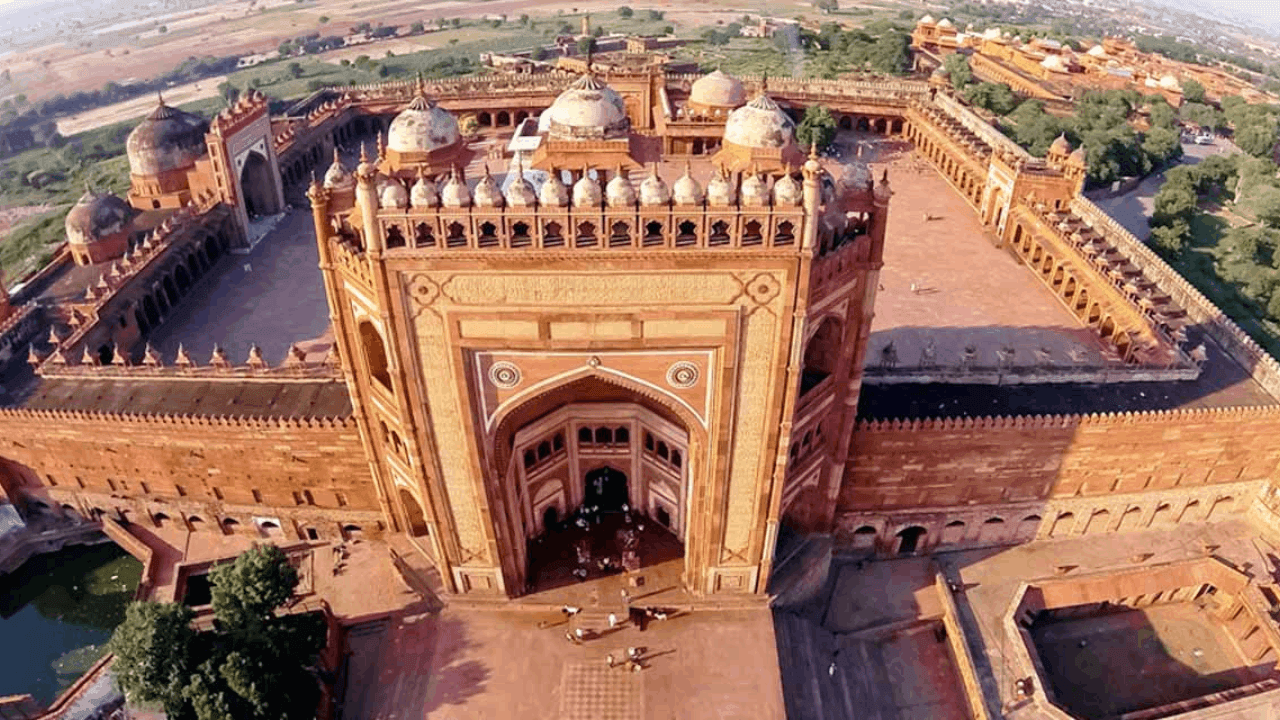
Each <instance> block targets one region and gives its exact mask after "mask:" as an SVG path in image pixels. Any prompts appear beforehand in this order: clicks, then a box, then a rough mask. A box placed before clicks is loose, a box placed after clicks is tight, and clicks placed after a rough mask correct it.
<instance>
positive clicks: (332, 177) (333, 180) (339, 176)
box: [324, 148, 356, 190]
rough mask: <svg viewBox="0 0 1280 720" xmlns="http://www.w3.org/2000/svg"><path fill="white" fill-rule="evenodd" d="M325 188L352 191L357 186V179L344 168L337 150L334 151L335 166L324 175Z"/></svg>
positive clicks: (331, 166) (330, 167)
mask: <svg viewBox="0 0 1280 720" xmlns="http://www.w3.org/2000/svg"><path fill="white" fill-rule="evenodd" d="M324 186H325V188H326V189H329V190H350V189H351V188H353V187H355V186H356V179H355V177H354V176H353V175H352V174H351V173H349V172H347V169H346V168H345V167H343V166H342V160H341V158H339V157H338V149H337V148H334V150H333V164H332V165H330V166H329V169H328V170H326V171H325V173H324Z"/></svg>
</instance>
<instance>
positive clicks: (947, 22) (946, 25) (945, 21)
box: [938, 18, 955, 28]
mask: <svg viewBox="0 0 1280 720" xmlns="http://www.w3.org/2000/svg"><path fill="white" fill-rule="evenodd" d="M938 27H940V28H949V27H955V26H954V25H952V24H951V21H950V20H948V19H946V18H942V19H941V20H939V21H938Z"/></svg>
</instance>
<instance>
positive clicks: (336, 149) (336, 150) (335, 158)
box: [333, 145, 342, 165]
mask: <svg viewBox="0 0 1280 720" xmlns="http://www.w3.org/2000/svg"><path fill="white" fill-rule="evenodd" d="M333 161H334V162H335V163H337V164H338V165H341V164H342V158H340V157H338V147H337V146H336V145H335V146H334V148H333Z"/></svg>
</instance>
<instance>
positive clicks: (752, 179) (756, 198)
mask: <svg viewBox="0 0 1280 720" xmlns="http://www.w3.org/2000/svg"><path fill="white" fill-rule="evenodd" d="M742 204H743V205H750V206H753V207H763V206H765V205H768V204H769V188H768V187H767V186H766V185H765V182H764V178H762V177H760V175H759V174H758V173H752V174H750V175H748V176H747V179H746V180H743V181H742Z"/></svg>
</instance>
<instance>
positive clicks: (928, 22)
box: [920, 15, 937, 25]
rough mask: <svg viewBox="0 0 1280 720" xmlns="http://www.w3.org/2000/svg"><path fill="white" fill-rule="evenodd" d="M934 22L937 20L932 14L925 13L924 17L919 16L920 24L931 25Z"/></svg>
mask: <svg viewBox="0 0 1280 720" xmlns="http://www.w3.org/2000/svg"><path fill="white" fill-rule="evenodd" d="M935 22H937V21H936V20H934V19H933V16H932V15H925V16H924V17H922V18H920V24H921V25H933V24H934V23H935Z"/></svg>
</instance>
